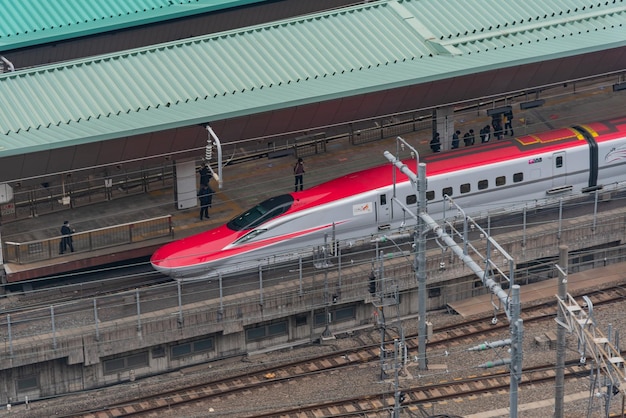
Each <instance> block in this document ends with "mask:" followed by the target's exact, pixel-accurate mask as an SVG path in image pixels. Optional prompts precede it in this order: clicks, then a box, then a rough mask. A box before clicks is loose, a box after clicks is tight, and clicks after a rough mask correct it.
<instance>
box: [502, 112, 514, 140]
mask: <svg viewBox="0 0 626 418" xmlns="http://www.w3.org/2000/svg"><path fill="white" fill-rule="evenodd" d="M509 129H510V130H511V136H513V113H512V112H508V113H505V114H504V135H507V134H508V133H509Z"/></svg>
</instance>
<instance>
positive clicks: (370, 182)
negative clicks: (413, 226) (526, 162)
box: [293, 117, 626, 209]
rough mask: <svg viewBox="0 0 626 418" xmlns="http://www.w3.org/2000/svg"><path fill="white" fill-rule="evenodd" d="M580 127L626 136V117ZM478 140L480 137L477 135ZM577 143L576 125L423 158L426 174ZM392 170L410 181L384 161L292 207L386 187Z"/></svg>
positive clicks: (597, 135)
mask: <svg viewBox="0 0 626 418" xmlns="http://www.w3.org/2000/svg"><path fill="white" fill-rule="evenodd" d="M581 127H584V128H585V129H586V130H587V131H588V132H590V133H591V135H592V136H593V137H594V139H595V141H596V142H599V143H601V142H603V141H608V140H611V139H614V138H616V137H623V136H626V117H622V118H617V119H612V120H607V121H602V122H593V123H589V124H584V125H581ZM477 140H478V141H479V140H480V138H479V137H478V136H477ZM576 146H585V147H586V146H588V145H587V142H586V140H585V138H584V136H583V135H582V134H581V133H580V132H579V131H577V130H576V129H574V128H560V129H555V130H551V131H546V132H542V133H537V134H532V135H522V136H518V137H514V138H506V139H502V140H499V141H498V140H492V141H490V142H489V143H486V144H475V145H472V146H469V147H462V148H459V149H455V150H450V151H444V152H440V153H436V154H430V155H427V156H424V157H421V161H422V162H424V163H426V175H427V176H428V177H431V176H435V175H441V174H445V173H448V172H451V171H453V170H454V171H457V170H459V169H472V168H475V167H480V166H482V165H485V164H487V163H489V164H497V163H500V162H505V161H509V160H511V159H517V158H532V157H533V156H536V155H537V154H539V153H545V152H558V151H563V150H566V149H570V148H572V147H576ZM404 163H405V164H406V165H407V166H408V167H409V168H410V169H411V171H413V172H414V173H417V161H416V160H405V161H404ZM393 170H396V181H397V182H398V183H401V182H406V181H408V178H407V177H406V176H405V175H404V174H402V173H401V172H400V170H398V169H397V168H395V167H394V166H392V165H391V164H385V165H381V166H378V167H373V168H369V169H365V170H362V171H359V172H355V173H350V174H347V175H345V176H342V177H339V178H336V179H334V180H330V181H328V182H325V183H322V184H319V185H317V186H314V187H311V188H310V189H308V190H304V191H302V192H296V193H293V196H294V198H295V200H296V202H295V203H294V205H293V208H294V209H306V208H307V207H309V206H313V205H319V204H324V203H330V202H331V201H333V200H335V199H340V198H345V197H348V196H351V195H355V194H360V193H365V192H368V191H371V190H375V189H379V188H383V187H386V186H388V185H389V184H390V183H391V182H392V181H393V180H392V179H393V176H392V173H393Z"/></svg>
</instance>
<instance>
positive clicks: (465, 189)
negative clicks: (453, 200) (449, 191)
mask: <svg viewBox="0 0 626 418" xmlns="http://www.w3.org/2000/svg"><path fill="white" fill-rule="evenodd" d="M471 191H472V187H471V186H470V184H469V183H465V184H461V194H463V193H469V192H471Z"/></svg>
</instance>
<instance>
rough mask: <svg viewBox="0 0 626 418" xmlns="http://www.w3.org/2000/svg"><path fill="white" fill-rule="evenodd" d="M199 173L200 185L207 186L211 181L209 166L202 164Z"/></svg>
mask: <svg viewBox="0 0 626 418" xmlns="http://www.w3.org/2000/svg"><path fill="white" fill-rule="evenodd" d="M199 173H200V184H206V185H207V186H208V184H209V181H211V170H209V165H208V164H207V163H204V164H203V165H202V168H201V169H200V171H199Z"/></svg>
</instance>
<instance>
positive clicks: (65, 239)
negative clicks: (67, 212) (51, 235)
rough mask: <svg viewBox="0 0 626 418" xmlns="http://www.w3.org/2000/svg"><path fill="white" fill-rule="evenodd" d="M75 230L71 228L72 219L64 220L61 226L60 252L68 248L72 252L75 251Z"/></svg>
mask: <svg viewBox="0 0 626 418" xmlns="http://www.w3.org/2000/svg"><path fill="white" fill-rule="evenodd" d="M73 232H74V230H73V229H72V228H70V221H65V222H63V226H62V227H61V235H62V238H61V242H60V243H59V254H63V253H65V250H67V249H68V248H69V249H70V251H71V252H74V242H73V241H74V240H73V239H72V233H73Z"/></svg>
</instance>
